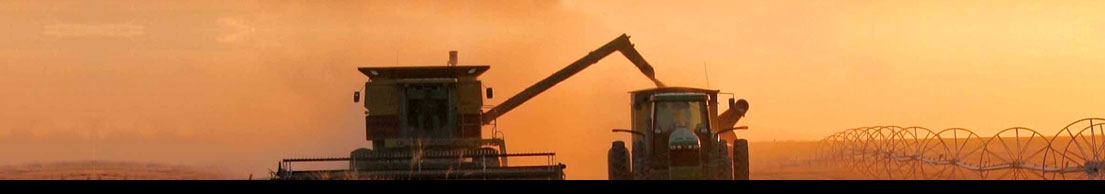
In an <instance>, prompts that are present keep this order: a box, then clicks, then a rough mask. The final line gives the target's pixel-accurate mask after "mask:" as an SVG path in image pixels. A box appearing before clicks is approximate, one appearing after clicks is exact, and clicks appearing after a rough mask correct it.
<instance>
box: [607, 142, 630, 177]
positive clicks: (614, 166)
mask: <svg viewBox="0 0 1105 194" xmlns="http://www.w3.org/2000/svg"><path fill="white" fill-rule="evenodd" d="M606 157H607V170H608V171H609V176H610V180H632V179H633V174H632V172H631V171H630V169H629V150H628V149H626V148H625V142H623V141H614V143H613V146H612V147H611V148H610V152H609V153H607V156H606Z"/></svg>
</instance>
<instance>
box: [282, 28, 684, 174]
mask: <svg viewBox="0 0 1105 194" xmlns="http://www.w3.org/2000/svg"><path fill="white" fill-rule="evenodd" d="M614 51H619V52H620V53H622V55H624V56H625V57H626V58H628V59H629V60H630V61H631V62H633V64H634V65H636V66H637V67H638V69H639V70H640V71H641V72H642V73H644V74H645V75H646V76H647V77H648V78H649V79H651V80H652V81H653V82H654V83H655V84H656V85H657V86H661V87H662V86H663V84H662V83H661V82H660V81H658V80H656V78H655V73H654V72H653V70H652V67H651V66H650V65H649V64H648V63H647V62H646V61H645V60H644V59H643V58H642V57H641V56H640V54H639V53H638V52H637V51H636V50H635V49H634V48H633V44H632V43H630V42H629V36H626V35H625V34H623V35H621V36H620V37H618V38H616V39H614V40H613V41H611V42H609V43H607V44H606V45H603V46H602V47H600V48H598V49H596V50H595V51H592V52H590V53H589V54H588V55H586V56H584V57H583V58H580V59H579V60H577V61H575V62H574V63H572V64H570V65H568V66H567V67H565V68H564V69H561V70H560V71H558V72H556V73H554V74H552V75H551V76H549V77H547V78H545V79H544V80H541V81H539V82H538V83H536V84H534V85H533V86H530V87H529V88H526V89H525V90H523V91H522V92H520V93H518V94H517V95H515V96H513V97H511V98H509V99H507V100H506V101H504V102H503V103H502V104H500V105H498V106H495V107H493V108H490V109H489V110H487V111H483V109H482V108H483V97H484V96H486V97H487V98H492V97H493V90H492V89H491V88H486V90H485V89H484V88H485V87H484V86H483V84H482V83H481V81H480V80H479V79H477V77H478V76H479V75H480V74H483V73H484V72H485V71H487V70H488V69H489V68H490V67H489V66H457V53H456V52H455V51H453V52H450V54H449V56H450V58H449V62H448V63H447V65H446V66H419V67H361V68H359V70H360V72H361V73H363V74H364V75H366V76H368V77H369V79H370V81H368V82H366V83H365V86H364V93H365V95H364V96H363V100H364V106H365V108H367V109H368V111H367V115H366V116H365V123H366V139H367V140H371V142H372V149H368V148H361V149H357V150H354V151H353V152H352V153H351V154H350V156H349V157H348V158H303V159H285V160H283V161H282V162H281V163H280V167H279V169H278V171H277V172H275V173H274V174H275V175H274V178H275V179H563V178H564V168H565V165H563V164H553V163H554V159H555V158H553V157H554V156H555V154H554V153H507V152H506V144H505V141H504V140H503V138H502V136H500V135H499V132H498V131H497V130H494V129H493V131H492V132H491V138H490V139H484V138H482V137H483V136H482V127H483V126H484V125H493V124H494V123H495V120H496V119H497V118H498V117H499V116H502V115H503V114H506V113H507V112H509V111H510V110H512V109H514V108H516V107H518V106H519V105H521V104H522V103H524V102H526V101H528V100H529V99H531V98H533V97H535V96H537V95H538V94H540V93H541V92H544V91H545V90H547V89H549V88H551V87H553V86H554V85H556V84H557V83H560V82H561V81H564V80H565V79H567V78H568V77H571V76H572V75H575V74H576V73H578V72H580V71H581V70H583V69H584V68H587V67H589V66H590V65H592V64H594V63H596V62H598V60H600V59H602V58H604V57H606V56H608V55H610V54H612V53H613V52H614ZM360 100H362V97H361V96H360V93H359V92H357V93H354V101H360ZM524 156H529V157H541V156H543V157H549V161H550V162H549V164H546V165H535V166H509V165H507V161H508V160H507V159H508V158H511V157H524ZM320 161H348V162H349V169H342V170H302V171H295V170H292V169H291V163H293V162H320Z"/></svg>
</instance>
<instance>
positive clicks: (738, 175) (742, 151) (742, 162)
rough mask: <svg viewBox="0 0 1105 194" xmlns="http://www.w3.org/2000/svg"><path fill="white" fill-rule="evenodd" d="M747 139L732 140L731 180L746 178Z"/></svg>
mask: <svg viewBox="0 0 1105 194" xmlns="http://www.w3.org/2000/svg"><path fill="white" fill-rule="evenodd" d="M748 169H749V168H748V140H747V139H737V140H734V141H733V180H748V179H749V176H748V174H749V170H748Z"/></svg>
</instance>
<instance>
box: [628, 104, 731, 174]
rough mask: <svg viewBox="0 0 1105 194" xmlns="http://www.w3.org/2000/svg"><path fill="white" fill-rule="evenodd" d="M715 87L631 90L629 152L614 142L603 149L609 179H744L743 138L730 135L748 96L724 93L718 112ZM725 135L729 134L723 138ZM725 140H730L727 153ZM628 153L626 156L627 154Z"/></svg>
mask: <svg viewBox="0 0 1105 194" xmlns="http://www.w3.org/2000/svg"><path fill="white" fill-rule="evenodd" d="M719 92H720V91H718V90H709V89H701V88H689V87H661V88H654V89H647V90H639V91H634V92H631V96H632V102H633V103H632V104H631V108H632V110H631V112H632V113H631V114H632V129H631V130H625V129H614V130H613V131H614V132H628V133H631V134H633V138H632V141H633V148H632V153H630V151H629V150H628V149H626V145H625V142H622V141H614V143H613V147H612V148H610V151H609V153H608V159H607V161H608V170H609V176H610V179H611V180H657V179H684V180H686V179H690V180H748V179H749V172H748V141H747V140H745V139H738V138H736V136H735V135H731V133H730V132H732V131H733V130H743V129H748V127H746V126H740V127H733V126H734V125H735V124H736V123H737V121H739V120H740V118H742V117H744V114H745V113H746V112H747V111H748V101H745V100H744V99H740V100H734V99H733V98H729V110H726V111H725V112H724V113H722V114H720V115H718V114H717V113H718V101H717V99H718V98H717V95H718V93H719ZM725 134H730V135H729V136H728V137H726V136H725ZM725 139H732V140H733V150H732V153H733V155H732V156H730V155H729V152H730V151H729V148H728V146H727V143H726V140H725ZM631 155H632V158H631Z"/></svg>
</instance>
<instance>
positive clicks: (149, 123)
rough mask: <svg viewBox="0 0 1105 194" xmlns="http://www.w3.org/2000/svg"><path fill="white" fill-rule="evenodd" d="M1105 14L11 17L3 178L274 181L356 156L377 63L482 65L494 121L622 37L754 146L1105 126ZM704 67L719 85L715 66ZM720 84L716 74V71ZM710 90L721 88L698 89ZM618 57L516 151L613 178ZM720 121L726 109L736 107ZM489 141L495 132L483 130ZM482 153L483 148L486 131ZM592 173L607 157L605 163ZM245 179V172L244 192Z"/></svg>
mask: <svg viewBox="0 0 1105 194" xmlns="http://www.w3.org/2000/svg"><path fill="white" fill-rule="evenodd" d="M1102 10H1105V2H1102V1H1062V2H1057V1H963V0H958V1H734V0H723V1H645V0H626V1H613V0H575V1H551V0H550V1H518V0H503V1H461V0H448V1H327V2H316V1H165V2H163V1H95V2H91V1H9V0H0V27H2V28H3V29H4V30H0V86H3V87H4V88H5V89H4V90H3V91H2V92H0V94H2V95H0V96H2V97H0V98H2V100H0V109H2V110H3V111H0V144H3V148H0V154H6V155H9V156H15V158H12V159H10V160H9V159H7V158H10V157H5V158H6V159H5V161H0V162H3V163H12V162H26V161H45V160H85V159H107V160H144V161H160V162H178V163H196V164H210V165H227V166H233V167H236V168H239V169H242V171H243V172H245V173H255V174H257V175H261V174H263V173H265V172H266V171H265V170H266V168H270V169H275V168H276V163H277V161H279V159H281V158H286V157H306V156H344V155H347V154H348V153H349V151H352V150H353V149H355V148H357V147H364V146H367V144H368V143H367V142H366V141H364V123H363V122H364V121H363V117H362V116H363V114H362V113H363V107H362V105H361V104H355V103H353V102H352V101H351V99H350V98H351V96H350V95H351V93H352V92H353V91H355V90H358V89H359V88H360V87H361V86H362V84H363V81H366V80H367V78H366V77H364V76H363V75H361V74H360V73H359V72H357V71H356V67H365V66H377V67H378V66H411V65H445V62H446V61H447V59H448V58H447V56H448V55H447V53H448V51H449V50H458V51H459V53H460V60H459V61H460V64H462V65H490V66H491V70H490V71H488V72H487V73H486V74H484V76H483V77H482V79H483V80H484V83H485V85H488V86H491V87H494V88H495V89H496V98H494V99H490V100H487V101H486V102H485V103H487V104H498V103H501V102H502V101H503V100H505V99H507V98H508V97H509V96H510V95H513V94H516V93H517V92H519V91H521V90H523V89H525V87H528V86H529V85H531V84H533V83H536V82H537V81H539V80H541V79H543V78H544V77H545V76H548V75H550V74H552V73H553V72H555V71H557V70H559V69H560V68H562V67H564V66H566V65H568V64H569V63H571V62H573V61H575V60H576V59H578V58H580V57H582V56H584V55H586V54H587V53H588V52H590V51H591V50H594V49H595V48H597V47H599V46H601V45H602V44H604V43H606V42H608V41H610V40H612V39H613V38H615V37H617V36H618V35H620V34H622V33H627V34H629V35H630V36H631V37H632V39H631V40H632V41H633V42H634V43H635V44H636V48H637V49H638V50H639V51H640V52H641V53H642V55H643V56H644V57H645V58H646V59H647V60H648V61H649V62H650V63H651V64H652V65H653V66H654V67H655V68H656V71H657V76H658V78H659V79H661V80H663V81H665V82H666V83H669V84H672V85H680V86H694V87H706V84H707V82H709V87H711V88H716V89H721V90H723V91H725V92H732V93H735V95H736V97H737V98H744V99H747V100H748V101H749V102H750V104H751V110H750V112H749V113H748V115H747V117H746V118H744V119H743V120H742V122H741V123H738V125H748V126H750V128H751V129H750V130H748V131H741V132H738V136H741V137H743V138H747V139H749V140H750V141H772V140H817V139H820V138H822V137H825V136H827V135H830V134H832V133H834V132H837V131H841V130H844V129H847V128H853V127H861V126H871V125H902V126H923V127H928V128H930V129H944V128H951V127H960V128H968V129H972V130H975V131H976V132H978V133H979V134H980V135H984V136H987V135H992V134H994V133H996V132H997V131H998V130H1001V129H1004V128H1009V127H1016V126H1021V127H1028V128H1033V129H1037V130H1039V131H1041V132H1042V133H1044V134H1053V133H1055V132H1056V131H1057V130H1058V129H1057V128H1058V127H1062V126H1063V125H1066V124H1067V123H1069V122H1072V121H1075V120H1077V119H1080V118H1084V117H1101V116H1102V115H1105V110H1103V109H1101V107H1105V101H1103V100H1101V99H1102V97H1105V85H1102V84H1100V83H1105V75H1102V74H1101V73H1100V72H1102V70H1105V55H1102V54H1101V53H1105V30H1102V29H1103V28H1105V12H1102ZM704 65H705V67H704ZM707 69H708V72H707V71H705V70H707ZM707 73H708V75H709V76H708V77H709V80H706V78H705V75H706V74H707ZM650 86H651V83H650V82H649V81H648V80H647V79H645V77H644V76H642V75H641V74H640V73H639V72H638V71H637V70H636V69H635V68H634V67H633V66H632V64H631V63H629V62H628V61H627V60H626V59H625V58H624V57H622V56H621V55H618V54H615V55H611V56H610V57H607V58H606V59H604V60H603V61H601V62H600V63H598V64H595V65H593V66H592V67H590V68H589V69H586V70H584V71H583V72H581V73H579V74H577V75H576V76H574V77H572V78H571V79H569V80H567V81H564V82H562V83H560V84H559V85H557V87H555V88H553V89H550V90H548V91H546V92H545V93H544V94H542V95H540V96H537V97H535V98H533V99H532V100H530V101H529V102H527V103H526V104H524V105H522V106H521V107H519V108H517V109H515V110H513V111H512V112H510V113H508V114H507V115H505V116H503V117H500V120H499V124H498V130H501V131H504V133H505V134H506V138H507V142H508V150H510V151H512V152H514V151H517V152H537V151H553V152H557V154H558V155H557V156H558V157H557V159H558V160H559V161H560V162H563V163H565V164H566V165H568V167H569V168H568V170H567V171H568V178H570V179H605V178H606V161H605V158H606V153H607V150H608V149H609V147H610V142H611V141H614V140H628V139H629V137H628V136H627V135H625V134H621V133H619V134H615V133H611V132H610V129H612V128H626V127H629V102H628V99H629V96H628V93H627V92H628V91H631V90H638V89H644V88H648V87H650ZM725 108H727V107H722V109H725ZM490 130H491V128H490V127H486V128H485V131H490ZM485 134H487V133H485ZM595 158H600V159H601V160H600V159H595ZM243 176H244V175H243Z"/></svg>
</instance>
